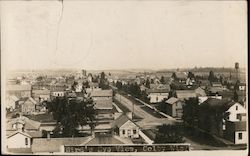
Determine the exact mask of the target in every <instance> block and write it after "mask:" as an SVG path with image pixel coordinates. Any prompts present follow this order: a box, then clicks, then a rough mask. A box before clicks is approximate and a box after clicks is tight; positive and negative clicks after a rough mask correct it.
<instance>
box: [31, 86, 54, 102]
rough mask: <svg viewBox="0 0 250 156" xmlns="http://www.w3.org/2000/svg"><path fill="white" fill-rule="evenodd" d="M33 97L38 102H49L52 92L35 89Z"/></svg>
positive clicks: (32, 92)
mask: <svg viewBox="0 0 250 156" xmlns="http://www.w3.org/2000/svg"><path fill="white" fill-rule="evenodd" d="M31 97H32V98H33V99H34V100H36V101H37V102H43V101H49V100H50V90H48V89H36V90H35V89H34V90H32V91H31Z"/></svg>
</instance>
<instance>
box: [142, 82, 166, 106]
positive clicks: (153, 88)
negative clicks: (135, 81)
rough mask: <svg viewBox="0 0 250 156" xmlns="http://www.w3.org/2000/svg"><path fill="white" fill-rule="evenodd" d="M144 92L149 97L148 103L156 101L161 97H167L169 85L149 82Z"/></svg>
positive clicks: (160, 99)
mask: <svg viewBox="0 0 250 156" xmlns="http://www.w3.org/2000/svg"><path fill="white" fill-rule="evenodd" d="M146 92H147V95H148V97H149V99H150V103H158V102H161V101H162V100H163V99H165V98H168V95H169V92H170V86H169V85H163V84H150V89H148V90H147V91H146Z"/></svg>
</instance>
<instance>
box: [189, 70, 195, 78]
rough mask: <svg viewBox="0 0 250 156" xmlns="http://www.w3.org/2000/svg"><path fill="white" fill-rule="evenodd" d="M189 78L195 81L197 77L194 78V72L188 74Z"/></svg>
mask: <svg viewBox="0 0 250 156" xmlns="http://www.w3.org/2000/svg"><path fill="white" fill-rule="evenodd" d="M188 78H190V79H194V78H195V76H194V74H193V73H192V72H190V71H189V72H188Z"/></svg>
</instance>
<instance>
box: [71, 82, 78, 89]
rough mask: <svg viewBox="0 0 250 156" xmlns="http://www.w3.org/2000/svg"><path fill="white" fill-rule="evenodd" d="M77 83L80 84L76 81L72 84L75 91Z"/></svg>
mask: <svg viewBox="0 0 250 156" xmlns="http://www.w3.org/2000/svg"><path fill="white" fill-rule="evenodd" d="M77 85H78V82H76V81H74V83H73V84H72V86H71V89H72V90H73V91H75V90H76V86H77Z"/></svg>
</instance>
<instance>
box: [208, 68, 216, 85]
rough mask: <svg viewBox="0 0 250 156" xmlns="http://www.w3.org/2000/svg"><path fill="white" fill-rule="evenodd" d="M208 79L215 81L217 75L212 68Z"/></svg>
mask: <svg viewBox="0 0 250 156" xmlns="http://www.w3.org/2000/svg"><path fill="white" fill-rule="evenodd" d="M208 80H209V81H210V83H212V82H215V76H214V72H213V71H212V70H210V72H209V76H208Z"/></svg>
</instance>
